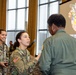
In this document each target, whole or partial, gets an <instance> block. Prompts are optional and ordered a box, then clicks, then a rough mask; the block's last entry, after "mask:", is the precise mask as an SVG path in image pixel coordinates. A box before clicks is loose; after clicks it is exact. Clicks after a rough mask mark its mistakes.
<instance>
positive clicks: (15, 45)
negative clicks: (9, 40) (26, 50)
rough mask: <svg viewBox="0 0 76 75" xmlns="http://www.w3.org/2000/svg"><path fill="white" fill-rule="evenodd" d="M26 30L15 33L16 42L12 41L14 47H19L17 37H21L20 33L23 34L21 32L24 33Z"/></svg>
mask: <svg viewBox="0 0 76 75" xmlns="http://www.w3.org/2000/svg"><path fill="white" fill-rule="evenodd" d="M25 32H26V31H21V32H19V33H18V34H17V35H16V42H15V43H14V49H16V47H19V42H18V39H20V38H21V35H22V34H23V33H25Z"/></svg>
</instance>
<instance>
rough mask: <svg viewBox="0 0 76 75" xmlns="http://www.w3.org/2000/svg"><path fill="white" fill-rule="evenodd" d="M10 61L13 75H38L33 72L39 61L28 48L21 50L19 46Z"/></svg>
mask: <svg viewBox="0 0 76 75" xmlns="http://www.w3.org/2000/svg"><path fill="white" fill-rule="evenodd" d="M10 62H11V74H12V75H36V74H34V73H33V72H35V71H34V69H35V68H36V64H37V61H36V60H35V58H34V57H33V56H31V55H30V53H29V51H28V50H21V49H19V48H18V47H17V48H16V50H15V51H13V53H12V55H11V60H10ZM35 70H36V69H35ZM37 75H40V74H37Z"/></svg>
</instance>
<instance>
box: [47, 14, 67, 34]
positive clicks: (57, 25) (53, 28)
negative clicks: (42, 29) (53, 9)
mask: <svg viewBox="0 0 76 75" xmlns="http://www.w3.org/2000/svg"><path fill="white" fill-rule="evenodd" d="M47 23H48V27H49V32H50V33H51V34H52V35H54V34H55V33H56V32H57V31H58V30H59V29H64V28H65V26H66V20H65V18H64V17H63V16H62V15H61V14H53V15H51V16H50V17H49V18H48V21H47Z"/></svg>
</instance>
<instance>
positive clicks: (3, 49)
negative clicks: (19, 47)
mask: <svg viewBox="0 0 76 75" xmlns="http://www.w3.org/2000/svg"><path fill="white" fill-rule="evenodd" d="M8 54H9V52H8V47H7V45H5V44H3V45H2V46H0V62H9V55H8ZM0 74H4V75H7V74H8V67H6V68H4V67H2V66H0Z"/></svg>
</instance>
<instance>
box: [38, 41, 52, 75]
mask: <svg viewBox="0 0 76 75" xmlns="http://www.w3.org/2000/svg"><path fill="white" fill-rule="evenodd" d="M50 50H51V44H50V42H49V41H47V40H46V41H45V42H44V43H43V49H42V53H41V57H40V59H39V66H40V69H41V71H42V72H43V75H49V73H50V65H51V51H50Z"/></svg>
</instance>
